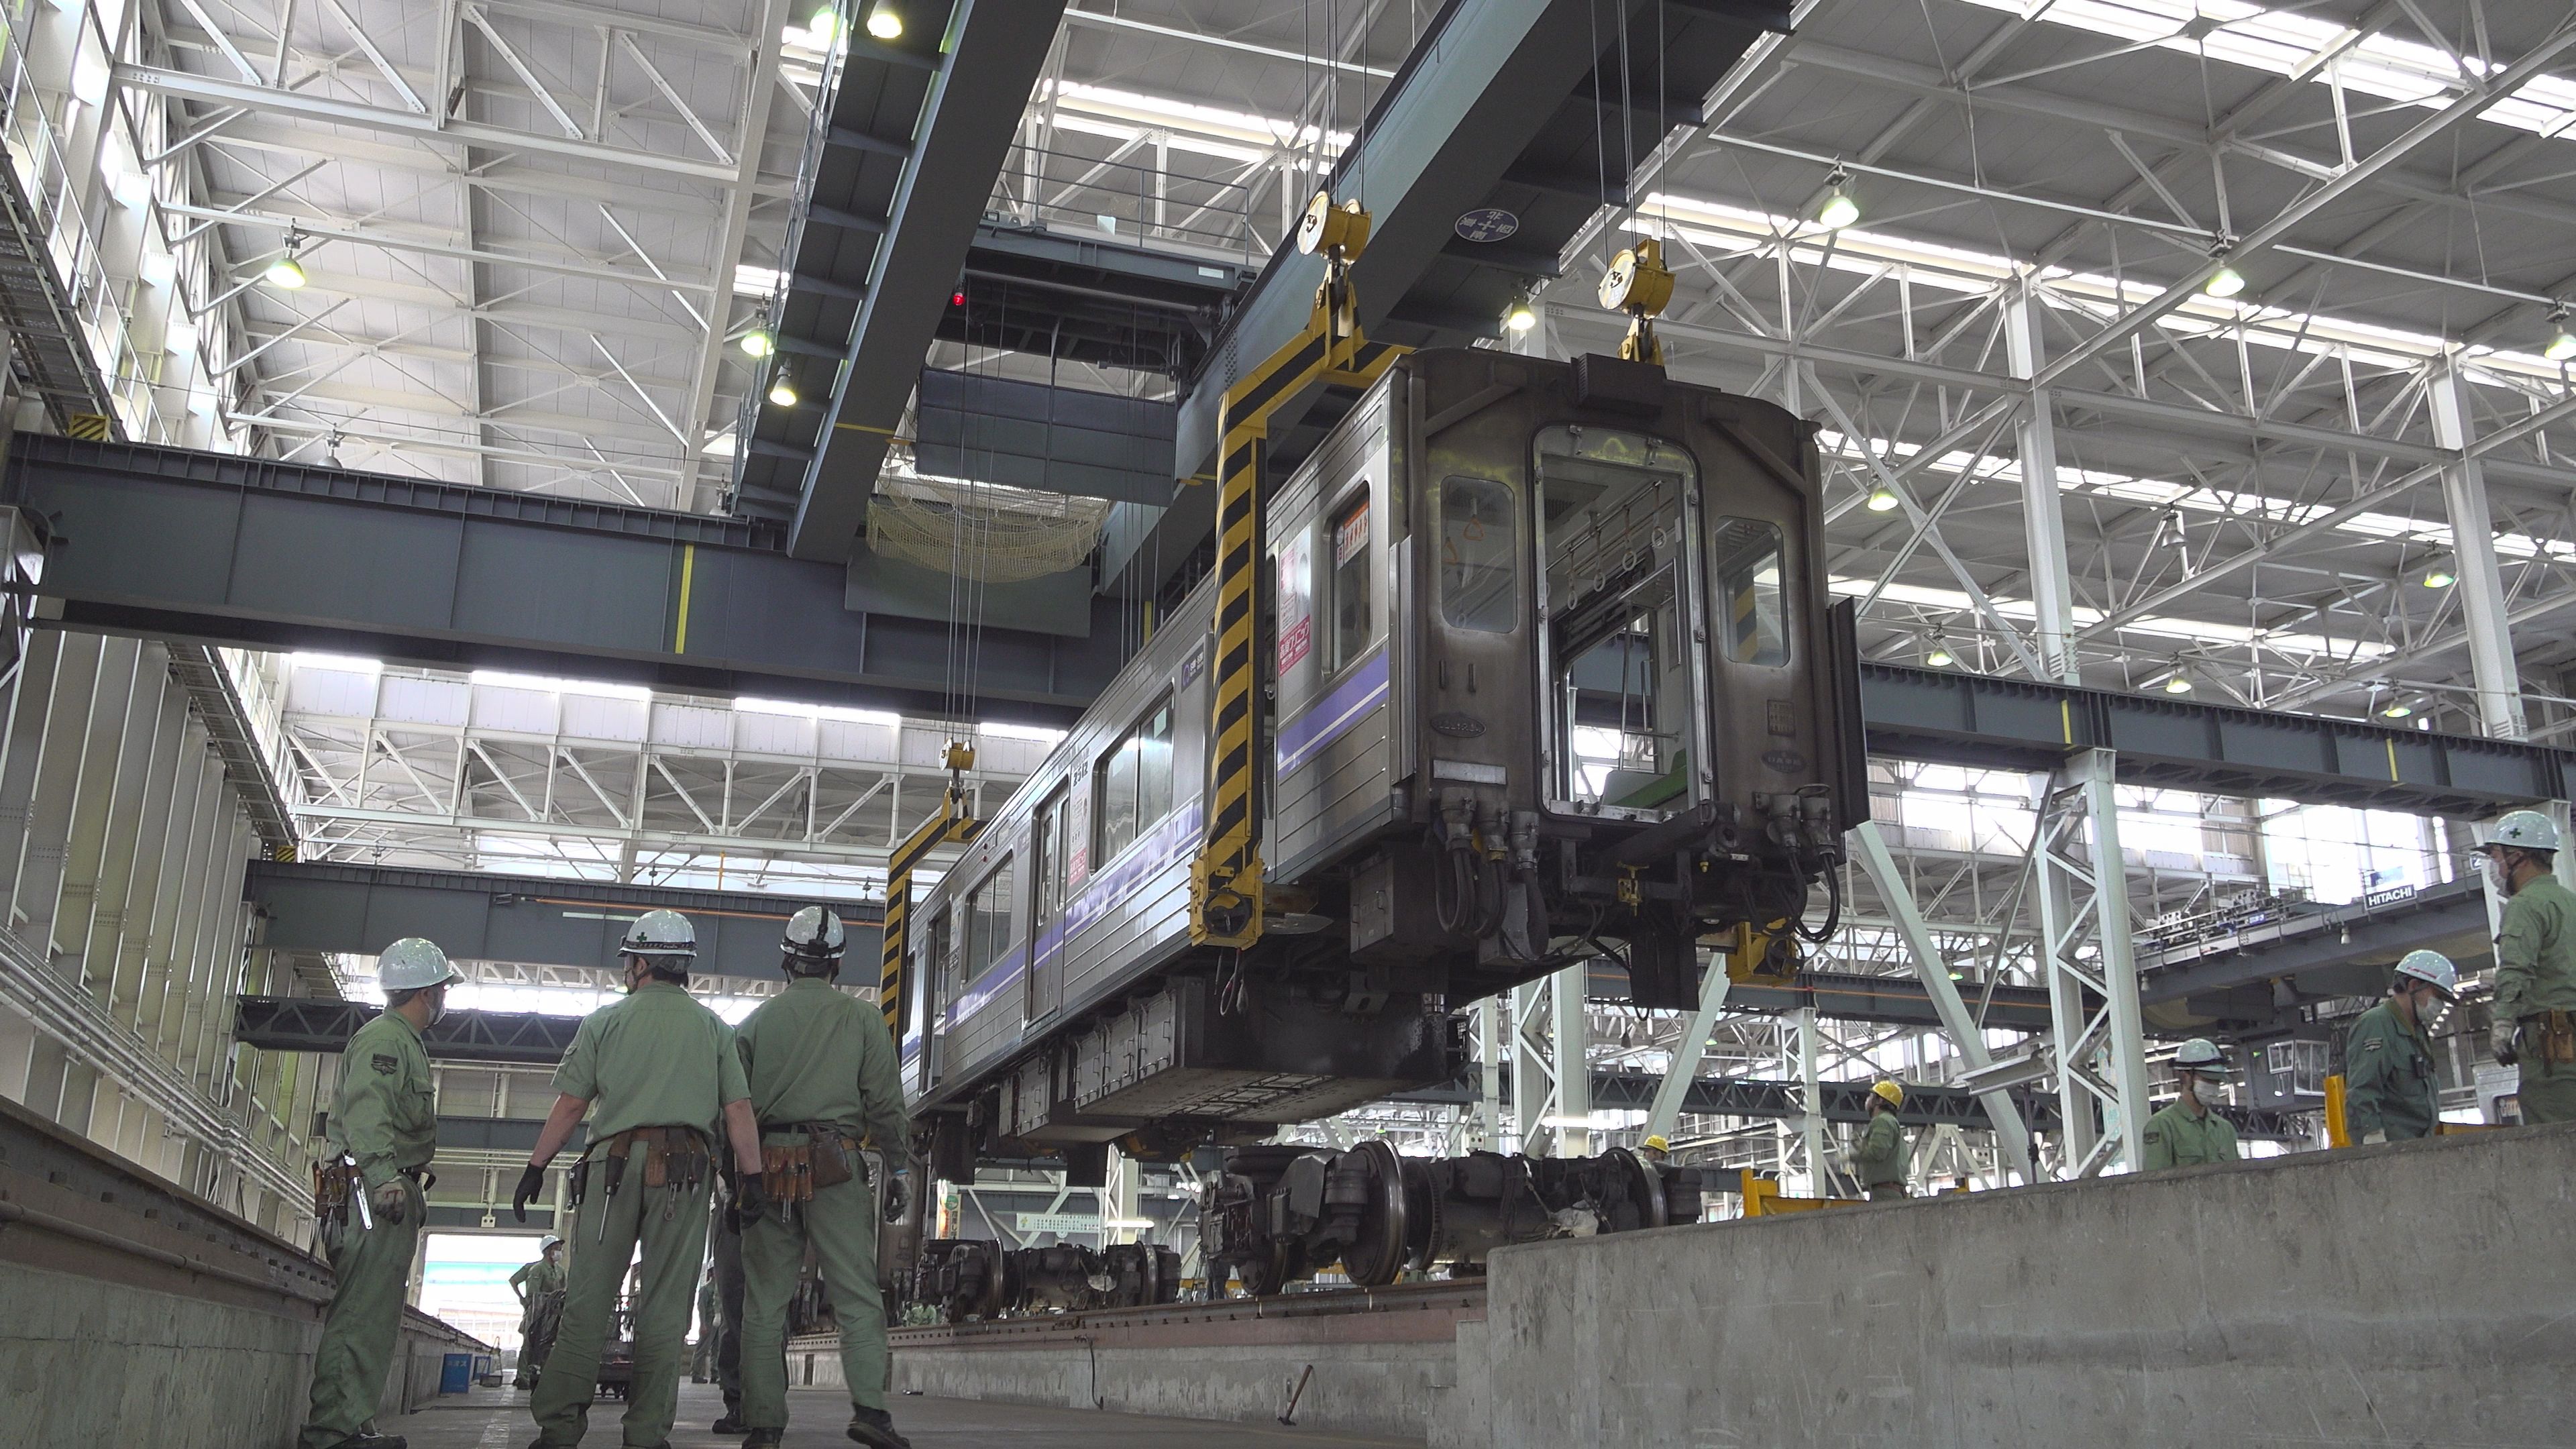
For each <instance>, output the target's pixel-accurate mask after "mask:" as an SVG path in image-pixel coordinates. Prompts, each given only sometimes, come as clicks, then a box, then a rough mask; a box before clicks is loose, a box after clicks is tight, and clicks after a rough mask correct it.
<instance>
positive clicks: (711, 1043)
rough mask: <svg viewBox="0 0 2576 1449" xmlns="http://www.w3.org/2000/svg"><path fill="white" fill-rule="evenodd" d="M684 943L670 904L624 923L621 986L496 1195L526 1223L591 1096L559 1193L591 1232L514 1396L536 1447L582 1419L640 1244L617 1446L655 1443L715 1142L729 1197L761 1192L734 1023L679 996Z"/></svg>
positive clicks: (702, 1229) (695, 1258) (566, 1437)
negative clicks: (533, 1376) (538, 1359)
mask: <svg viewBox="0 0 2576 1449" xmlns="http://www.w3.org/2000/svg"><path fill="white" fill-rule="evenodd" d="M697 949H698V948H697V933H696V932H695V931H693V930H691V929H690V926H689V923H688V920H687V918H686V917H683V916H681V915H680V914H679V913H678V912H676V911H647V912H645V913H644V914H643V915H642V916H639V917H637V918H636V921H635V924H634V925H633V926H632V927H630V928H629V929H628V931H627V933H626V939H625V941H624V943H623V944H622V945H621V946H620V947H619V953H620V955H621V957H622V958H623V961H624V965H625V969H626V988H627V994H626V996H625V997H624V998H623V999H621V1000H618V1001H616V1002H613V1003H611V1004H610V1005H607V1006H604V1007H601V1008H600V1009H599V1010H597V1011H594V1012H592V1013H591V1014H590V1015H589V1016H588V1017H587V1018H585V1019H584V1020H583V1021H582V1024H581V1026H580V1028H579V1029H578V1030H576V1031H575V1032H574V1033H573V1039H572V1047H571V1049H570V1050H568V1051H566V1052H565V1053H564V1059H563V1065H562V1066H561V1067H559V1068H557V1069H556V1071H555V1079H554V1087H555V1092H556V1097H555V1104H554V1109H553V1110H552V1111H551V1112H549V1113H548V1114H547V1115H546V1125H545V1126H544V1128H543V1129H541V1130H540V1131H539V1132H538V1133H537V1145H536V1150H535V1152H534V1153H532V1154H531V1156H530V1158H529V1161H528V1165H527V1168H526V1170H525V1171H523V1172H521V1173H520V1175H519V1185H518V1188H517V1190H516V1191H515V1192H514V1193H513V1194H512V1195H511V1201H510V1207H511V1211H512V1212H513V1213H515V1214H516V1215H517V1216H518V1218H519V1220H520V1221H521V1222H525V1221H527V1209H528V1203H529V1202H530V1201H531V1200H532V1199H534V1198H535V1197H536V1196H537V1195H538V1194H540V1193H541V1192H543V1191H544V1190H545V1185H546V1176H545V1174H546V1164H547V1163H549V1162H551V1161H553V1160H554V1156H555V1154H556V1153H557V1152H558V1151H560V1150H561V1149H562V1147H563V1145H564V1143H565V1142H566V1141H567V1140H568V1139H570V1137H571V1136H572V1130H573V1128H574V1127H575V1126H577V1125H579V1123H580V1122H581V1119H582V1114H583V1113H584V1112H587V1111H590V1110H591V1108H592V1106H593V1104H594V1103H595V1104H596V1105H597V1108H598V1110H597V1112H596V1114H595V1115H594V1116H593V1117H592V1118H591V1123H590V1140H589V1145H588V1147H587V1148H586V1149H585V1152H584V1158H583V1161H582V1162H581V1164H580V1165H579V1166H576V1167H575V1168H574V1169H573V1174H574V1177H573V1180H574V1183H575V1189H574V1192H573V1194H572V1195H573V1198H574V1200H575V1201H577V1202H579V1201H586V1202H588V1203H589V1204H590V1206H589V1208H588V1210H587V1211H585V1212H584V1213H583V1214H582V1219H581V1228H580V1231H583V1232H586V1233H589V1234H591V1235H592V1237H593V1239H594V1241H592V1242H589V1243H585V1244H582V1245H581V1249H580V1251H579V1252H577V1253H575V1254H574V1255H573V1260H572V1280H571V1284H570V1286H569V1287H568V1288H567V1289H566V1290H565V1294H564V1311H563V1325H562V1328H561V1329H560V1330H559V1331H558V1333H557V1335H556V1340H555V1348H554V1353H553V1355H552V1356H551V1358H550V1359H549V1360H548V1362H547V1365H546V1372H545V1375H544V1376H543V1377H542V1378H540V1379H538V1380H537V1390H536V1392H535V1393H534V1394H532V1395H531V1396H530V1397H529V1405H528V1408H529V1412H530V1413H531V1414H533V1415H534V1416H535V1417H536V1421H537V1430H538V1437H537V1441H536V1443H537V1445H538V1446H539V1449H568V1446H570V1445H574V1444H578V1443H580V1442H581V1437H582V1434H583V1432H584V1431H585V1430H586V1429H588V1427H589V1423H590V1402H591V1396H592V1394H593V1393H594V1392H595V1391H596V1389H597V1387H598V1378H599V1359H600V1352H601V1349H602V1348H603V1346H604V1344H605V1341H606V1339H607V1337H608V1334H609V1331H610V1328H611V1327H612V1325H613V1322H614V1317H615V1314H616V1310H617V1288H618V1280H619V1279H620V1278H622V1277H623V1276H625V1272H626V1264H627V1261H628V1259H629V1257H630V1256H631V1255H633V1254H634V1252H635V1250H636V1247H637V1244H638V1243H639V1242H640V1243H641V1244H642V1247H643V1266H642V1270H641V1275H642V1280H643V1281H642V1290H641V1292H640V1293H639V1294H638V1295H637V1302H636V1303H635V1304H634V1305H633V1322H634V1339H635V1371H634V1379H633V1382H632V1383H631V1384H630V1386H629V1387H628V1390H627V1402H626V1418H625V1441H626V1443H627V1444H629V1445H633V1446H637V1449H659V1446H661V1445H662V1444H663V1443H665V1442H666V1441H667V1440H668V1439H669V1438H670V1433H671V1417H672V1415H673V1413H674V1412H675V1411H676V1410H677V1408H678V1404H679V1395H680V1350H681V1344H682V1341H683V1340H684V1339H685V1338H686V1337H687V1336H688V1331H689V1307H690V1299H691V1294H690V1292H689V1289H690V1287H691V1285H692V1284H693V1283H694V1282H695V1281H696V1279H695V1275H694V1274H693V1273H691V1272H690V1270H691V1269H693V1268H695V1267H697V1266H698V1265H699V1264H700V1263H702V1262H704V1261H706V1253H707V1199H708V1196H709V1194H710V1193H711V1192H712V1190H713V1187H714V1182H715V1178H716V1162H717V1160H718V1149H717V1148H716V1145H715V1144H716V1143H718V1142H719V1141H721V1142H723V1143H724V1144H725V1145H727V1146H730V1147H731V1148H732V1149H733V1158H734V1162H735V1165H736V1167H737V1168H738V1169H739V1177H738V1183H739V1185H738V1187H737V1188H736V1191H737V1193H738V1195H739V1199H740V1201H742V1202H743V1203H745V1204H756V1203H758V1202H759V1201H760V1193H761V1180H760V1130H759V1127H758V1125H757V1120H756V1119H755V1118H754V1117H753V1116H752V1113H751V1091H750V1088H749V1087H747V1086H746V1085H745V1084H744V1082H743V1075H742V1058H741V1057H739V1056H737V1055H736V1054H735V1052H734V1044H733V1029H732V1028H731V1027H729V1026H727V1025H725V1023H724V1019H723V1018H722V1017H719V1016H717V1015H716V1014H715V1013H714V1012H712V1011H709V1010H708V1009H707V1008H706V1007H705V1006H703V1005H701V1004H699V1003H698V1002H697V1001H696V1000H695V999H694V998H692V997H691V996H690V995H689V991H688V981H689V962H690V961H691V960H692V959H693V958H694V957H695V956H696V955H697Z"/></svg>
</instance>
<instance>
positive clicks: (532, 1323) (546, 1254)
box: [510, 1233, 564, 1388]
mask: <svg viewBox="0 0 2576 1449" xmlns="http://www.w3.org/2000/svg"><path fill="white" fill-rule="evenodd" d="M563 1290H564V1262H563V1239H561V1238H558V1237H556V1236H555V1235H554V1234H552V1233H548V1234H546V1237H545V1241H544V1242H542V1243H539V1244H538V1245H537V1260H536V1261H535V1262H533V1263H529V1264H527V1265H525V1266H523V1267H521V1268H520V1269H519V1271H518V1272H516V1273H513V1274H511V1275H510V1291H511V1292H513V1293H516V1294H517V1295H519V1387H521V1388H526V1387H527V1386H528V1379H529V1376H530V1374H531V1373H532V1372H533V1371H534V1370H535V1369H536V1368H537V1366H538V1365H540V1364H541V1363H543V1362H544V1361H545V1355H544V1354H543V1353H542V1352H539V1351H538V1347H537V1338H536V1328H537V1316H538V1313H539V1311H540V1310H541V1309H543V1308H544V1307H545V1302H546V1295H547V1294H549V1293H561V1292H562V1291H563Z"/></svg>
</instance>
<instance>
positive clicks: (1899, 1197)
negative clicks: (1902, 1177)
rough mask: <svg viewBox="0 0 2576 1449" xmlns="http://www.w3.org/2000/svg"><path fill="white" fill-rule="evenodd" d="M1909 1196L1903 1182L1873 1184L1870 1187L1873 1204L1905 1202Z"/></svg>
mask: <svg viewBox="0 0 2576 1449" xmlns="http://www.w3.org/2000/svg"><path fill="white" fill-rule="evenodd" d="M1908 1195H1909V1194H1908V1193H1907V1192H1906V1191H1905V1184H1904V1183H1901V1182H1873V1183H1871V1184H1870V1185H1869V1200H1870V1201H1871V1202H1903V1201H1904V1200H1905V1199H1906V1197H1907V1196H1908Z"/></svg>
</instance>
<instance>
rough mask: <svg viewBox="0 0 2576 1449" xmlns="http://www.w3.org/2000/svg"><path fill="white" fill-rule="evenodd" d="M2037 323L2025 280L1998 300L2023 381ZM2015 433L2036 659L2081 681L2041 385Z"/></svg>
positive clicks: (2051, 423)
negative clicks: (2017, 435) (2034, 615)
mask: <svg viewBox="0 0 2576 1449" xmlns="http://www.w3.org/2000/svg"><path fill="white" fill-rule="evenodd" d="M2040 321H2041V318H2040V310H2039V301H2038V299H2037V297H2036V296H2035V295H2034V293H2033V289H2032V286H2031V284H2030V283H2029V282H2028V281H2024V282H2023V283H2021V284H2020V285H2018V286H2015V287H2014V288H2013V289H2012V290H2011V293H2010V294H2009V295H2008V296H2007V298H2006V299H2005V301H2004V349H2005V352H2006V355H2007V360H2008V363H2009V366H2010V367H2011V370H2012V376H2013V377H2014V379H2015V380H2017V381H2020V382H2023V383H2029V382H2030V381H2031V379H2033V378H2035V377H2037V376H2038V375H2039V370H2040V367H2041V365H2042V363H2043V357H2042V355H2041V354H2042V351H2043V348H2042V340H2041V337H2040ZM2019 432H2020V439H2021V501H2022V526H2023V528H2024V530H2025V531H2026V533H2027V535H2028V538H2029V549H2030V588H2031V602H2032V604H2033V605H2034V606H2035V607H2036V608H2037V610H2038V614H2039V633H2038V641H2037V642H2038V647H2039V658H2040V662H2041V663H2042V664H2043V665H2044V666H2045V667H2046V668H2047V670H2048V673H2049V677H2050V678H2052V679H2055V680H2057V681H2058V682H2059V683H2062V684H2081V683H2082V682H2083V672H2082V670H2081V669H2079V668H2078V667H2077V665H2076V661H2075V598H2074V586H2073V583H2072V581H2071V580H2070V579H2069V578H2068V568H2067V562H2066V504H2065V500H2064V497H2063V495H2061V494H2060V493H2059V492H2058V491H2057V419H2056V417H2055V415H2054V414H2053V413H2051V412H2050V410H2049V397H2048V390H2047V389H2046V388H2043V387H2038V386H2035V385H2034V386H2033V387H2032V388H2031V393H2030V405H2029V406H2028V407H2025V408H2023V409H2022V410H2021V422H2020V427H2019ZM1945 979H1946V978H1945Z"/></svg>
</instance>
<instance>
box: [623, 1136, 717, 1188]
mask: <svg viewBox="0 0 2576 1449" xmlns="http://www.w3.org/2000/svg"><path fill="white" fill-rule="evenodd" d="M629 1135H631V1136H632V1137H633V1138H634V1141H635V1145H636V1146H639V1147H642V1148H643V1149H644V1185H645V1186H646V1187H676V1188H682V1189H687V1188H694V1187H696V1186H697V1185H698V1184H700V1183H703V1182H705V1181H706V1180H707V1169H708V1167H709V1165H710V1164H709V1161H708V1157H707V1147H706V1143H705V1142H704V1141H703V1140H702V1139H700V1138H699V1136H698V1134H696V1133H695V1132H692V1131H690V1130H689V1129H688V1128H686V1127H638V1128H636V1129H635V1130H634V1132H633V1133H632V1134H629Z"/></svg>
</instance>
